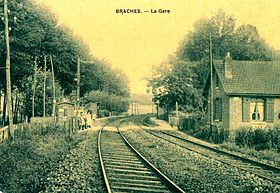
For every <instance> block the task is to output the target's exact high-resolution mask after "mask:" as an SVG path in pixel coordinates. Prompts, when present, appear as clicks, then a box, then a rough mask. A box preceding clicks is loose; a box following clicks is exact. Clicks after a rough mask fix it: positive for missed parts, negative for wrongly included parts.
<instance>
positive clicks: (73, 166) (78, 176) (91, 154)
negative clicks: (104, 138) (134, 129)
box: [42, 131, 106, 193]
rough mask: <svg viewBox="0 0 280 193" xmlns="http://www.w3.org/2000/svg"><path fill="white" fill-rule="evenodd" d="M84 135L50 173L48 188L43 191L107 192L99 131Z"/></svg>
mask: <svg viewBox="0 0 280 193" xmlns="http://www.w3.org/2000/svg"><path fill="white" fill-rule="evenodd" d="M84 135H86V139H85V140H84V141H83V142H81V143H80V144H79V145H78V146H77V147H76V148H75V149H73V150H71V151H70V153H69V154H68V155H67V156H66V158H65V160H64V161H63V162H61V163H60V165H59V166H58V167H57V168H56V169H55V170H53V171H51V172H50V173H49V174H48V177H47V182H46V190H44V191H42V192H69V191H71V192H94V193H102V192H106V191H105V190H104V187H105V185H104V184H103V179H102V175H101V168H100V165H99V162H98V153H97V143H96V141H97V136H98V132H97V131H95V132H93V133H85V134H84Z"/></svg>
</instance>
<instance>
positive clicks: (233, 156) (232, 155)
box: [144, 130, 280, 184]
mask: <svg viewBox="0 0 280 193" xmlns="http://www.w3.org/2000/svg"><path fill="white" fill-rule="evenodd" d="M144 131H145V132H147V133H149V134H151V135H153V136H155V137H157V138H160V139H162V140H164V141H167V142H169V143H172V144H174V145H177V146H179V147H181V148H184V149H187V150H189V151H193V152H196V153H198V154H200V155H202V156H204V157H207V158H212V159H215V160H216V161H219V162H221V163H223V164H226V165H230V166H233V167H236V168H238V169H240V170H243V171H246V172H249V173H252V174H254V175H256V176H258V177H260V178H263V179H266V180H269V181H271V182H274V183H276V184H280V181H278V180H275V179H272V178H271V177H268V176H265V175H263V174H259V173H257V172H254V171H252V170H249V169H246V168H244V167H242V166H239V165H236V164H232V163H229V162H227V161H224V160H222V159H218V158H216V157H215V156H211V155H207V154H206V153H201V152H199V151H197V150H194V149H192V148H188V147H186V146H184V145H181V144H178V143H176V142H174V141H172V140H169V139H166V138H164V137H161V136H159V135H158V134H155V133H153V132H152V131H148V130H144ZM157 132H160V133H163V134H165V135H168V136H170V137H174V138H177V139H179V140H182V141H185V142H188V143H191V144H193V145H197V146H199V147H202V148H205V149H208V150H210V151H213V152H215V153H219V154H222V155H226V156H228V157H231V158H233V159H234V160H240V161H243V162H247V163H249V164H255V166H259V167H261V168H264V167H265V168H267V169H263V170H264V171H265V170H266V171H267V170H270V171H272V172H273V171H276V172H278V171H279V168H277V167H274V166H271V165H268V164H264V163H262V162H258V161H255V160H251V159H247V158H244V157H241V156H239V155H235V154H232V153H230V152H226V151H223V150H221V151H220V150H218V149H216V148H213V147H210V146H207V145H204V144H200V143H197V142H194V141H191V140H188V139H185V138H182V137H179V136H176V135H172V134H169V133H166V132H164V131H157ZM262 166H263V167H262ZM267 166H269V167H267ZM245 167H246V166H245ZM268 168H269V169H268Z"/></svg>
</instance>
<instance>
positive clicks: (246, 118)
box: [242, 97, 250, 122]
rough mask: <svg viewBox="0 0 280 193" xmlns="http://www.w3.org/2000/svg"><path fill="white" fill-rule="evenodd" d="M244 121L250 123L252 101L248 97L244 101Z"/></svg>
mask: <svg viewBox="0 0 280 193" xmlns="http://www.w3.org/2000/svg"><path fill="white" fill-rule="evenodd" d="M242 120H243V122H249V121H250V99H249V98H246V97H244V98H243V99H242Z"/></svg>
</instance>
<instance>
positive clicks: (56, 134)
mask: <svg viewBox="0 0 280 193" xmlns="http://www.w3.org/2000/svg"><path fill="white" fill-rule="evenodd" d="M84 138H85V136H83V135H81V134H75V135H73V136H69V135H68V134H66V133H65V130H64V129H62V128H59V127H47V128H44V129H39V128H38V127H34V128H32V129H28V128H26V129H24V131H23V132H21V133H20V134H19V135H16V140H15V142H14V144H13V145H8V144H1V145H0V191H3V192H6V193H13V192H18V193H20V192H22V193H23V192H39V191H41V190H44V189H45V182H46V179H47V174H48V173H49V172H50V171H52V170H55V168H56V167H57V166H58V164H59V163H60V161H62V160H63V159H64V158H65V156H66V155H67V154H68V153H69V151H70V150H71V149H72V148H73V147H75V146H76V145H77V144H78V143H79V142H80V141H82V140H83V139H84Z"/></svg>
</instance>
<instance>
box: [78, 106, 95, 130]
mask: <svg viewBox="0 0 280 193" xmlns="http://www.w3.org/2000/svg"><path fill="white" fill-rule="evenodd" d="M95 118H96V117H95V116H94V114H93V113H92V111H91V110H88V111H87V113H84V112H83V111H81V112H80V113H78V122H79V128H80V129H82V130H84V129H87V128H91V127H92V126H93V122H94V121H95Z"/></svg>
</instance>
